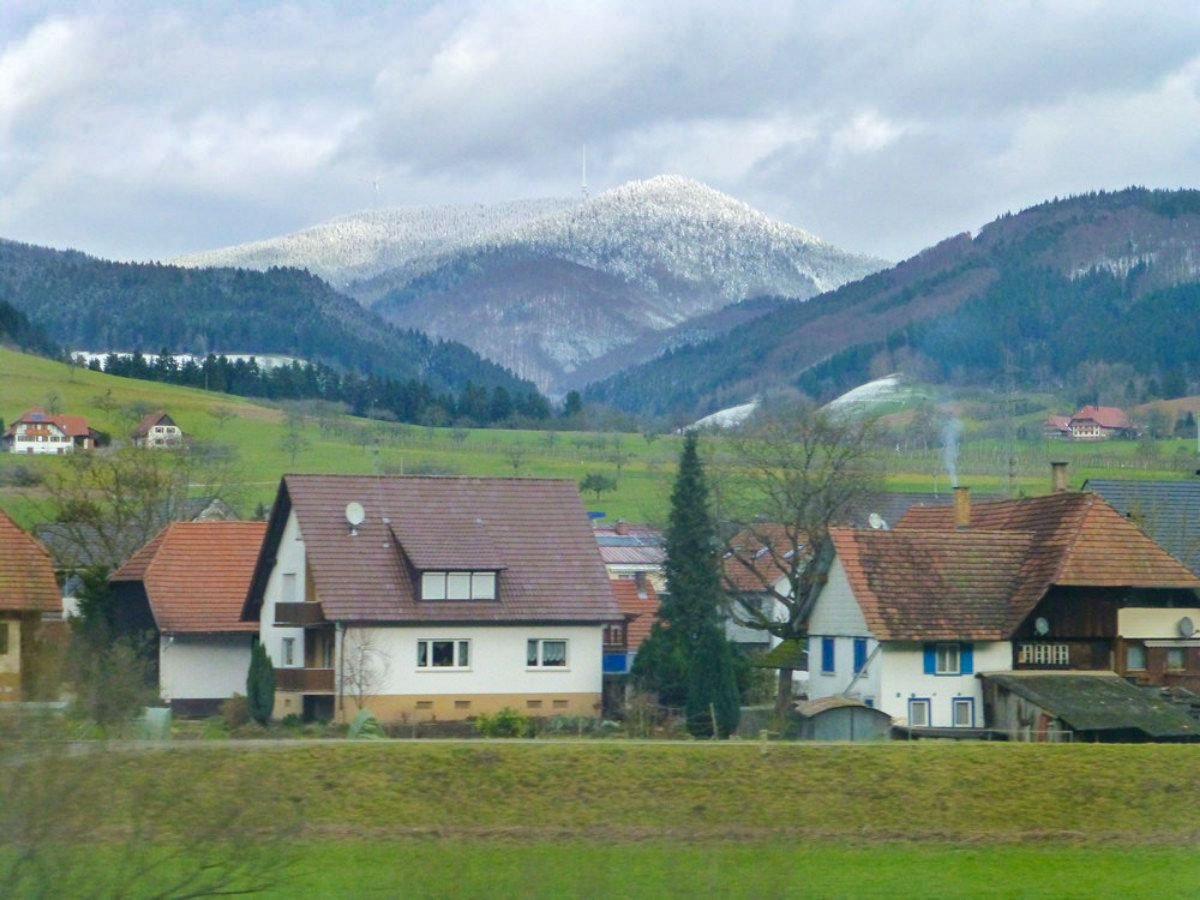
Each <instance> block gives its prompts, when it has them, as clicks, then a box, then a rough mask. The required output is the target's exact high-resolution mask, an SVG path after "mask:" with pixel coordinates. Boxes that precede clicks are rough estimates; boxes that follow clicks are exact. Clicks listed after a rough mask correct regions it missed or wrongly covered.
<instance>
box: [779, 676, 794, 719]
mask: <svg viewBox="0 0 1200 900" xmlns="http://www.w3.org/2000/svg"><path fill="white" fill-rule="evenodd" d="M791 711H792V670H791V669H780V670H779V690H778V691H777V692H776V694H775V715H777V716H780V717H783V716H786V715H787V714H788V713H790V712H791Z"/></svg>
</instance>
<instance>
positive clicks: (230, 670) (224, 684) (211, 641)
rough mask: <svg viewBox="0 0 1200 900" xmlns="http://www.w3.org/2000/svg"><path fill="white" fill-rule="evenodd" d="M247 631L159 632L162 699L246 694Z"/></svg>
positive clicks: (248, 656)
mask: <svg viewBox="0 0 1200 900" xmlns="http://www.w3.org/2000/svg"><path fill="white" fill-rule="evenodd" d="M250 638H251V635H249V634H206V635H162V636H161V637H160V638H159V641H158V666H159V669H158V684H159V690H160V691H161V693H162V698H163V699H164V700H168V701H170V700H215V699H218V698H219V699H224V698H226V697H232V696H233V695H234V694H245V693H246V674H247V673H248V672H249V670H250Z"/></svg>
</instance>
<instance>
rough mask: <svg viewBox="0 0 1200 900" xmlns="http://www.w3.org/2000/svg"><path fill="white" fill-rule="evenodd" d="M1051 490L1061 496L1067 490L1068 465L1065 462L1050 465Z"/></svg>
mask: <svg viewBox="0 0 1200 900" xmlns="http://www.w3.org/2000/svg"><path fill="white" fill-rule="evenodd" d="M1050 489H1051V490H1052V491H1054V493H1056V494H1061V493H1062V492H1063V491H1065V490H1066V489H1067V464H1066V463H1065V462H1052V463H1050Z"/></svg>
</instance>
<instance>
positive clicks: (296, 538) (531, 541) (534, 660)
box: [243, 475, 624, 722]
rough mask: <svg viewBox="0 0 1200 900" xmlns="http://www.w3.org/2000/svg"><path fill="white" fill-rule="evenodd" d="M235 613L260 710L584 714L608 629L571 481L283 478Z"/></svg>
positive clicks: (616, 615)
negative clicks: (245, 633)
mask: <svg viewBox="0 0 1200 900" xmlns="http://www.w3.org/2000/svg"><path fill="white" fill-rule="evenodd" d="M243 616H244V618H245V620H246V621H250V622H257V623H258V626H259V636H260V640H261V641H262V643H263V644H264V645H265V646H266V648H267V651H268V653H269V654H270V656H271V658H272V660H273V661H274V664H275V667H276V669H275V675H276V685H277V690H278V695H277V701H276V705H275V713H276V715H279V716H284V715H287V714H288V713H298V714H303V715H305V716H308V717H328V718H334V717H336V718H337V719H339V720H342V721H344V720H347V719H349V718H353V717H354V715H355V714H356V712H357V711H358V709H359V708H360V706H361V707H366V708H369V709H370V710H371V712H372V713H374V714H375V715H376V716H377V717H378V718H379V719H380V720H381V721H384V722H417V721H429V720H438V721H447V720H462V719H468V718H472V717H475V716H478V715H479V714H481V713H494V712H496V711H498V710H500V709H502V708H504V707H512V708H515V709H517V710H519V711H520V712H522V713H525V714H528V715H532V716H553V715H585V716H594V715H597V714H598V713H599V711H600V708H601V694H602V686H603V685H602V681H603V648H604V638H605V629H606V627H608V626H610V625H612V624H615V623H621V622H623V621H624V616H623V614H622V612H621V610H620V609H619V608H618V606H617V602H616V600H615V598H614V595H613V590H612V587H611V586H610V585H609V579H608V576H607V573H606V572H605V567H604V563H603V561H602V560H601V558H600V554H599V552H598V551H597V546H596V539H595V536H594V535H593V534H592V529H591V526H590V524H589V522H588V519H587V514H586V512H585V511H584V508H583V504H582V502H581V501H580V498H579V494H578V491H577V489H576V486H575V484H574V483H573V482H570V481H557V480H548V479H534V478H427V477H403V476H400V477H395V476H392V477H374V476H332V475H286V476H284V478H283V479H282V481H281V482H280V485H279V491H278V494H277V496H276V499H275V503H274V506H273V507H272V511H271V518H270V521H269V523H268V525H267V533H266V538H265V540H264V543H263V547H262V551H261V553H260V555H259V559H258V563H257V565H256V567H255V572H254V578H253V581H252V582H251V585H250V590H249V592H248V595H247V598H246V603H245V607H244V610H243Z"/></svg>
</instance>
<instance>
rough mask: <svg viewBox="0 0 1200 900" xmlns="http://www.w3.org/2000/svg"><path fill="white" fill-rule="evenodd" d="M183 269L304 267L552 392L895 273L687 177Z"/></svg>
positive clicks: (344, 233)
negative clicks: (713, 323) (734, 323)
mask: <svg viewBox="0 0 1200 900" xmlns="http://www.w3.org/2000/svg"><path fill="white" fill-rule="evenodd" d="M174 262H175V263H177V264H181V265H192V266H239V267H244V268H254V269H265V268H268V267H270V266H296V267H301V268H307V269H308V270H309V271H311V272H313V273H314V274H318V275H320V276H321V277H323V278H325V279H326V280H328V281H330V282H331V283H333V284H334V285H335V286H336V287H337V288H338V289H339V290H342V291H344V292H346V293H348V294H350V295H351V296H353V297H355V298H356V299H358V300H359V301H360V302H361V303H363V304H364V305H368V306H372V307H373V308H374V309H375V310H376V311H378V312H379V313H380V314H381V315H383V317H384V318H386V319H388V320H390V321H392V322H394V323H395V324H397V325H400V326H403V327H405V328H415V329H418V330H420V331H424V332H426V333H428V334H431V335H433V336H436V337H442V338H447V339H452V340H458V341H462V342H463V343H466V344H467V345H468V346H470V347H471V348H472V349H474V350H476V351H477V352H479V353H481V354H483V355H484V356H486V357H488V358H490V359H492V360H494V361H496V362H499V363H501V364H502V365H504V366H507V367H509V368H511V369H512V370H513V371H514V372H517V373H519V374H520V375H521V376H522V377H525V378H529V379H530V380H532V381H534V382H535V383H536V384H537V385H538V386H539V387H540V388H541V389H542V390H544V391H549V392H551V393H562V392H565V391H566V390H567V389H569V388H572V387H578V386H580V385H581V384H582V383H583V382H584V381H585V380H588V379H590V378H593V377H598V376H601V375H607V374H609V373H611V372H612V371H615V370H616V369H618V368H621V367H623V366H625V365H629V364H632V363H637V362H641V361H643V360H646V359H649V358H651V357H653V356H655V355H657V354H658V353H659V352H661V351H662V350H663V349H665V348H667V347H670V346H674V345H676V344H678V342H679V335H680V333H681V330H680V326H681V325H683V324H685V323H688V322H690V321H691V320H693V319H696V318H698V317H706V316H709V314H711V313H713V312H714V311H716V310H719V309H721V308H723V307H727V306H729V304H731V303H737V302H739V301H741V300H744V299H746V298H748V297H754V296H768V295H769V296H774V297H789V298H795V299H798V300H803V299H806V298H808V297H811V296H813V295H815V294H819V293H821V292H823V291H826V290H830V289H832V288H835V287H837V286H839V285H841V284H844V283H846V282H847V281H853V280H856V279H858V278H861V277H863V276H864V275H867V274H869V273H871V272H874V271H877V270H878V269H880V268H882V267H883V266H884V265H885V263H884V262H883V261H882V260H878V259H872V258H870V257H866V256H860V255H857V254H853V253H847V252H845V251H843V250H839V249H838V248H837V247H834V246H832V245H830V244H827V243H825V242H824V241H822V240H820V239H819V238H816V237H814V236H813V235H811V234H809V233H808V232H806V231H804V230H803V229H801V228H797V227H795V226H793V225H787V224H784V223H781V222H777V221H774V220H772V219H770V218H768V217H767V216H765V215H763V214H762V213H760V212H758V211H757V210H755V209H753V208H752V207H750V206H749V205H747V204H745V203H742V202H741V201H739V200H736V199H734V198H733V197H729V196H727V195H725V194H722V193H720V192H719V191H716V190H713V189H712V188H710V187H707V186H705V185H703V184H700V183H699V182H696V181H692V180H690V179H687V178H681V177H678V176H660V177H657V178H651V179H649V180H646V181H633V182H630V183H628V184H625V185H622V186H620V187H617V188H614V189H613V190H610V191H606V192H604V193H602V194H599V195H597V196H595V197H592V198H587V199H583V200H534V201H526V202H516V203H505V204H497V205H490V206H488V205H478V206H451V207H432V208H423V209H422V208H407V209H388V210H375V211H368V212H362V213H356V214H354V215H348V216H343V217H341V218H338V219H334V220H332V221H330V222H326V223H324V224H322V225H317V226H314V227H312V228H309V229H306V230H304V231H301V232H297V233H296V234H292V235H286V236H284V237H278V238H273V239H270V240H266V241H259V242H256V243H253V244H244V245H241V246H238V247H229V248H226V249H223V250H215V251H212V252H210V253H198V254H193V255H191V256H188V257H184V258H182V259H177V260H174ZM734 318H736V317H734ZM684 331H685V332H686V329H684ZM660 332H661V333H662V334H663V340H662V341H661V342H660V341H656V340H655V339H654V336H655V335H656V334H658V333H660ZM626 347H628V348H629V357H628V359H625V358H623V356H622V353H621V350H622V348H626ZM601 358H603V361H602V362H600V363H599V364H598V365H592V366H589V365H588V364H589V363H591V362H592V361H594V360H601ZM576 373H578V374H576Z"/></svg>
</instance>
